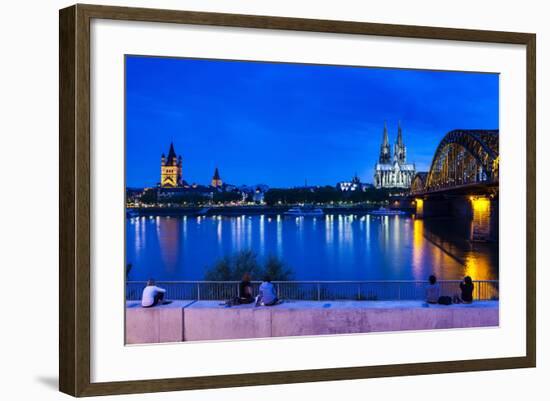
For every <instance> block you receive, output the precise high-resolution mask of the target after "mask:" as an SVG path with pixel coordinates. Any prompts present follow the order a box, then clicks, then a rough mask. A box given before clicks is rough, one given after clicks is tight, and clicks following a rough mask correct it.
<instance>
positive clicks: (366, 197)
mask: <svg viewBox="0 0 550 401" xmlns="http://www.w3.org/2000/svg"><path fill="white" fill-rule="evenodd" d="M394 192H395V190H394ZM390 195H391V193H390V190H388V189H376V188H366V189H365V190H364V191H361V190H357V191H340V190H338V189H336V188H335V187H332V186H328V185H327V186H324V187H310V188H272V189H269V190H268V191H267V192H266V193H265V194H264V199H263V200H264V202H265V204H266V205H268V206H276V205H294V204H298V203H315V204H330V203H340V202H346V203H363V202H367V201H368V202H376V203H378V202H384V201H387V200H388V199H389V197H390ZM139 200H140V201H141V202H143V203H149V204H153V203H171V204H182V205H183V204H185V205H197V206H200V205H206V204H224V203H229V202H241V201H245V202H252V196H251V195H246V196H245V197H244V199H243V194H242V193H241V192H239V191H223V192H213V193H201V192H197V191H189V192H181V193H178V194H174V195H172V196H170V197H169V198H160V197H158V195H157V191H156V190H155V189H148V190H146V191H145V192H144V193H143V194H142V195H141V197H140V198H139Z"/></svg>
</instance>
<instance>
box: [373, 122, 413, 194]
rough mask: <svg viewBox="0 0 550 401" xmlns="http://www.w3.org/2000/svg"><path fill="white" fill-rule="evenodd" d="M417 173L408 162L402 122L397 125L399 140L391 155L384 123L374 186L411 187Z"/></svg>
mask: <svg viewBox="0 0 550 401" xmlns="http://www.w3.org/2000/svg"><path fill="white" fill-rule="evenodd" d="M414 175H415V167H414V164H412V163H407V148H406V147H405V145H404V144H403V135H402V133H401V124H399V125H398V127H397V140H396V141H395V145H394V147H393V158H392V156H391V149H390V142H389V139H388V128H387V126H386V123H384V137H383V139H382V145H381V146H380V156H379V158H378V163H376V165H375V166H374V186H375V187H376V188H410V186H411V182H412V180H413V178H414Z"/></svg>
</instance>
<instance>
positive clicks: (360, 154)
mask: <svg viewBox="0 0 550 401" xmlns="http://www.w3.org/2000/svg"><path fill="white" fill-rule="evenodd" d="M126 69H127V70H126V74H127V76H126V78H127V79H126V82H127V87H126V91H127V92H126V102H127V103H126V110H127V114H126V126H127V135H126V141H127V143H126V152H127V153H126V163H127V166H126V167H127V168H126V172H127V173H126V174H127V175H126V182H127V186H128V187H146V186H153V185H156V184H157V183H158V182H159V176H160V171H159V162H160V155H161V154H162V153H164V154H167V152H168V149H169V146H170V143H171V142H173V143H174V146H175V149H176V152H177V153H178V155H181V156H182V157H183V168H182V170H183V179H184V180H185V181H187V182H188V183H198V184H204V185H208V183H210V181H211V179H212V175H213V173H214V169H215V168H216V167H217V168H219V172H220V175H221V178H222V179H223V181H224V182H227V183H231V184H234V185H256V184H260V183H262V184H267V185H269V186H271V187H296V186H303V185H304V183H305V181H306V180H307V182H308V185H312V186H314V185H331V186H334V185H335V184H336V183H337V182H339V181H345V180H349V179H351V177H352V176H353V175H354V174H356V173H357V175H358V176H359V177H360V178H361V181H363V182H366V183H372V182H373V168H374V165H375V163H376V161H377V159H378V154H379V151H380V144H381V141H382V134H383V127H384V122H386V123H387V126H388V131H389V139H390V143H391V144H392V147H393V144H394V143H395V140H396V136H397V124H398V122H401V126H402V129H403V141H404V143H405V145H406V146H407V159H408V161H409V162H411V163H415V164H416V170H417V171H427V170H428V169H429V165H430V163H431V159H432V157H433V154H434V152H435V149H436V147H437V145H438V143H439V141H440V139H441V138H442V137H443V135H444V134H445V133H446V132H448V131H450V130H452V129H455V128H490V129H492V128H498V75H497V74H485V73H461V72H440V71H419V70H395V69H383V68H367V67H365V68H361V67H347V66H346V67H345V66H320V65H300V64H282V63H264V62H239V61H220V60H196V59H175V58H153V57H136V56H127V60H126ZM474 100H475V101H474Z"/></svg>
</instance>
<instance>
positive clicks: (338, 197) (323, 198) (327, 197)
mask: <svg viewBox="0 0 550 401" xmlns="http://www.w3.org/2000/svg"><path fill="white" fill-rule="evenodd" d="M389 197H390V192H389V190H387V189H376V188H367V189H366V190H365V191H345V192H344V191H340V190H338V189H336V188H334V187H331V186H328V185H327V186H325V187H316V188H288V189H287V188H284V189H277V188H273V189H270V190H269V191H267V192H266V193H265V197H264V201H265V203H266V204H267V205H269V206H273V205H277V204H279V202H280V203H281V204H296V203H319V204H328V203H331V202H334V203H339V202H350V203H361V202H367V201H369V202H383V201H386V200H388V199H389Z"/></svg>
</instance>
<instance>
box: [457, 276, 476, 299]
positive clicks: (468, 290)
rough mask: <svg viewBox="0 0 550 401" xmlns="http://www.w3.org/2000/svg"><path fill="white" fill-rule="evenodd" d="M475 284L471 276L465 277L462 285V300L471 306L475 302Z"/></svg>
mask: <svg viewBox="0 0 550 401" xmlns="http://www.w3.org/2000/svg"><path fill="white" fill-rule="evenodd" d="M473 293H474V283H473V282H472V278H471V277H470V276H466V277H464V280H463V281H462V282H461V283H460V300H461V301H462V302H463V303H465V304H471V303H472V302H473V301H474V297H473Z"/></svg>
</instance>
